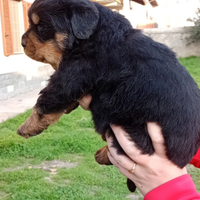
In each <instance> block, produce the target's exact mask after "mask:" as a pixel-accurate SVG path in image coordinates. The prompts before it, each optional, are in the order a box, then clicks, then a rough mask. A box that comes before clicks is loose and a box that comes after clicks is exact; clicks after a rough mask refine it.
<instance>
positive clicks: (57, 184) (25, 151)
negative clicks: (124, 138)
mask: <svg viewBox="0 0 200 200" xmlns="http://www.w3.org/2000/svg"><path fill="white" fill-rule="evenodd" d="M180 62H181V63H182V64H183V65H184V66H186V68H187V70H188V71H189V72H190V73H191V75H192V76H193V77H194V79H195V80H196V82H197V83H198V85H199V86H200V58H199V57H189V58H181V59H180ZM30 113H31V110H29V111H27V112H26V113H23V114H21V115H18V116H17V117H14V118H13V119H9V120H7V121H6V122H3V123H1V124H0V199H2V200H57V199H59V200H62V199H63V200H66V199H70V200H76V199H77V200H91V199H92V200H104V199H105V200H111V199H112V200H113V199H115V200H122V199H124V200H125V199H126V196H127V195H129V194H130V192H129V191H128V189H127V187H126V178H125V177H123V176H122V175H121V174H120V173H119V171H118V170H117V169H115V167H113V166H100V165H98V164H97V163H96V162H95V160H94V153H95V152H96V151H97V150H98V149H99V148H101V147H103V146H105V143H104V142H103V141H102V140H101V137H100V136H99V135H98V134H97V133H95V131H94V128H93V122H92V120H91V115H90V112H86V111H83V110H82V109H81V108H78V109H76V110H75V111H73V112H72V113H71V114H70V115H64V116H63V117H62V118H61V120H60V121H59V122H58V123H57V124H55V125H52V126H50V127H49V128H48V130H46V131H44V132H43V133H42V134H41V135H39V136H37V137H33V138H29V139H24V138H22V137H20V136H18V135H17V134H16V130H17V128H18V127H19V126H20V125H21V124H22V123H23V122H24V121H25V120H26V118H27V117H28V116H29V115H30ZM55 159H57V160H58V159H59V160H62V161H67V162H70V163H77V166H76V167H73V168H70V169H66V168H58V170H57V173H56V174H52V173H51V172H49V171H44V170H42V169H40V168H34V166H38V165H41V163H42V162H44V161H51V160H55ZM30 166H31V167H30ZM189 171H190V174H191V175H192V178H193V180H194V181H195V184H196V186H197V189H198V191H200V181H199V180H200V169H195V168H191V167H190V169H189Z"/></svg>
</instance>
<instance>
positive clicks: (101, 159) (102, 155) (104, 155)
mask: <svg viewBox="0 0 200 200" xmlns="http://www.w3.org/2000/svg"><path fill="white" fill-rule="evenodd" d="M108 151H109V149H108V146H105V147H103V148H101V149H99V150H98V151H97V152H96V154H95V160H96V161H97V162H98V163H99V164H100V165H112V163H111V162H110V160H109V158H108ZM127 187H128V189H129V191H131V192H135V190H136V186H135V184H134V182H133V181H131V180H130V179H127Z"/></svg>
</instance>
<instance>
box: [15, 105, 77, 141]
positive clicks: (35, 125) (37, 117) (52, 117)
mask: <svg viewBox="0 0 200 200" xmlns="http://www.w3.org/2000/svg"><path fill="white" fill-rule="evenodd" d="M78 105H79V104H78V103H77V102H74V103H73V104H71V105H70V106H69V107H68V108H66V109H65V110H64V112H61V113H52V114H40V112H39V111H38V109H37V108H36V107H34V108H33V111H32V113H31V115H30V117H29V118H28V119H27V120H26V121H25V122H24V123H23V124H22V125H21V126H20V127H19V128H18V130H17V133H18V134H19V135H21V136H22V137H25V138H29V137H32V136H36V135H38V134H40V133H42V132H43V130H45V129H47V128H48V127H49V126H50V125H51V124H55V123H56V122H58V121H59V119H60V117H61V116H62V115H63V114H64V113H65V114H68V113H70V112H71V111H72V110H74V109H75V108H76V107H78Z"/></svg>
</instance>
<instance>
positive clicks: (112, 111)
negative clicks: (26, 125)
mask: <svg viewBox="0 0 200 200" xmlns="http://www.w3.org/2000/svg"><path fill="white" fill-rule="evenodd" d="M32 13H37V15H38V16H39V18H40V22H39V24H38V25H34V24H33V22H32V21H31V20H30V24H31V25H30V26H31V28H32V29H33V30H35V34H36V37H37V38H38V39H40V41H41V42H44V41H48V40H54V39H55V34H56V33H67V35H68V37H67V38H66V39H65V41H64V45H65V50H64V52H63V55H62V61H61V63H60V65H59V68H58V70H57V71H55V73H54V74H53V75H52V76H51V78H50V81H49V84H48V86H47V87H46V88H45V89H43V90H42V91H41V93H40V97H39V98H38V100H37V104H36V108H37V109H38V110H39V111H40V113H41V114H50V113H59V112H64V110H65V109H66V107H68V106H70V105H71V104H73V103H74V102H76V101H77V100H78V99H79V98H80V97H82V96H83V95H85V94H90V95H92V102H91V104H90V109H91V112H92V116H93V121H94V124H95V128H96V131H97V132H98V133H100V134H105V132H107V131H109V133H110V135H112V136H113V135H114V134H113V133H112V131H111V129H110V126H109V125H110V124H116V125H120V126H122V127H123V128H124V129H125V130H126V131H127V132H128V134H129V136H130V139H131V140H133V141H135V143H136V144H137V147H138V148H139V149H140V150H141V151H142V153H144V154H153V152H154V149H153V146H152V143H151V140H150V137H149V135H148V133H147V129H146V124H147V122H157V123H158V124H159V125H160V126H161V127H162V133H163V135H164V139H165V145H166V154H167V157H168V158H169V159H170V160H171V161H172V162H173V163H175V164H176V165H177V166H179V167H181V168H182V167H184V166H185V165H186V164H187V163H189V162H190V160H191V159H192V157H193V156H194V154H195V153H196V151H197V149H198V147H199V145H200V91H199V89H198V87H197V84H196V83H195V82H194V80H193V78H192V77H191V76H190V75H189V73H188V72H187V71H186V69H185V68H184V67H183V66H182V65H181V64H180V63H179V61H178V60H177V58H176V55H175V54H174V53H173V52H172V51H171V50H170V49H169V48H168V47H166V46H165V45H163V44H160V43H158V42H155V41H153V40H152V39H151V38H149V37H147V36H145V35H143V34H142V33H141V31H139V30H135V29H133V28H132V26H131V24H130V23H129V21H128V20H127V19H125V18H124V17H123V16H122V15H120V14H118V13H116V12H112V11H111V10H109V9H108V8H106V7H103V6H101V5H99V4H97V3H93V2H90V1H88V0H43V1H42V0H36V1H35V2H34V3H33V5H32V7H31V8H30V10H29V18H30V19H31V14H32ZM113 145H114V146H115V147H116V148H117V149H118V153H119V154H122V153H123V151H122V149H121V148H120V146H119V144H118V143H117V141H116V139H114V142H113Z"/></svg>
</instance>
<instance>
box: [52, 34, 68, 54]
mask: <svg viewBox="0 0 200 200" xmlns="http://www.w3.org/2000/svg"><path fill="white" fill-rule="evenodd" d="M67 38H68V35H67V34H66V33H56V35H55V40H56V43H57V45H58V47H59V48H60V49H61V50H65V44H64V41H65V40H66V39H67Z"/></svg>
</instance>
